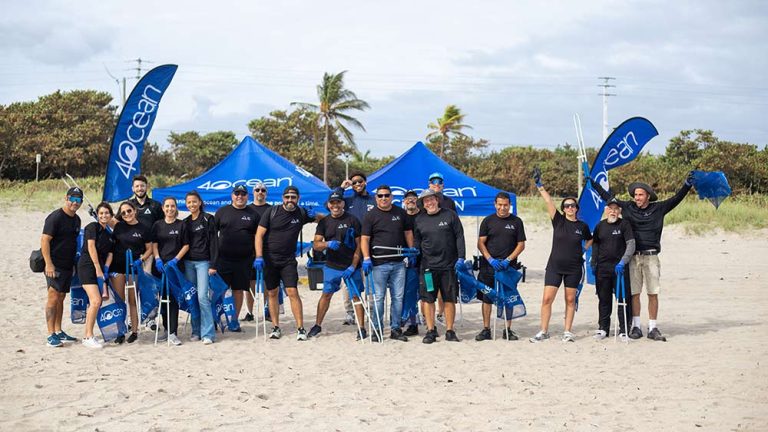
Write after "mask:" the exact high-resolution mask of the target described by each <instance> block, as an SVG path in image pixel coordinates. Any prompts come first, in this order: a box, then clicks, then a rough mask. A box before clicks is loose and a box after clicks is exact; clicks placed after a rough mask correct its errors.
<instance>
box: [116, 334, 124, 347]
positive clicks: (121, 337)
mask: <svg viewBox="0 0 768 432" xmlns="http://www.w3.org/2000/svg"><path fill="white" fill-rule="evenodd" d="M123 342H125V335H120V336H118V337H117V338H116V339H115V343H116V344H118V345H120V344H122V343H123Z"/></svg>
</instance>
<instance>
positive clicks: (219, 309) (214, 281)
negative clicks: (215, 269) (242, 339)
mask: <svg viewBox="0 0 768 432" xmlns="http://www.w3.org/2000/svg"><path fill="white" fill-rule="evenodd" d="M228 289H229V287H228V286H227V283H226V282H224V279H222V278H221V276H219V274H218V273H214V274H212V275H210V276H208V295H209V296H210V300H211V311H212V312H213V321H214V324H215V325H216V326H217V327H219V328H220V329H223V328H224V325H227V326H228V325H229V319H227V318H226V314H225V313H224V294H226V292H227V290H228ZM222 316H223V317H224V318H225V319H226V321H227V323H226V324H222V323H221V318H222Z"/></svg>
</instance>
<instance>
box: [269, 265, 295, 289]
mask: <svg viewBox="0 0 768 432" xmlns="http://www.w3.org/2000/svg"><path fill="white" fill-rule="evenodd" d="M298 265H299V264H298V263H297V262H296V260H293V261H288V262H287V263H280V264H275V263H265V264H264V287H266V289H267V291H271V290H273V289H277V288H278V287H279V286H280V281H283V285H284V286H285V287H286V288H296V287H297V286H298V285H299V271H298V269H297V266H298Z"/></svg>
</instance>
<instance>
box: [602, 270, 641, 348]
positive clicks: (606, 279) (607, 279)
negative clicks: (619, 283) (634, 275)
mask: <svg viewBox="0 0 768 432" xmlns="http://www.w3.org/2000/svg"><path fill="white" fill-rule="evenodd" d="M595 278H596V280H595V282H596V283H595V287H596V288H597V299H598V306H597V309H598V319H597V325H598V328H599V329H600V330H605V332H606V333H610V330H611V312H612V310H613V299H614V297H615V296H614V294H615V291H616V273H615V272H614V270H613V266H612V265H610V266H609V265H605V266H599V267H598V268H597V275H596V276H595ZM624 294H625V296H626V297H627V299H626V302H625V303H627V322H628V324H629V325H630V326H631V325H632V300H631V299H632V294H631V292H630V288H629V272H628V271H625V272H624ZM626 332H627V329H625V328H624V308H619V333H626Z"/></svg>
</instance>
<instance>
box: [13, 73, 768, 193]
mask: <svg viewBox="0 0 768 432" xmlns="http://www.w3.org/2000/svg"><path fill="white" fill-rule="evenodd" d="M343 78H344V73H343V72H342V73H340V74H335V75H333V74H325V75H324V77H323V81H322V82H321V84H320V85H318V88H317V93H318V101H317V102H315V103H308V102H295V103H292V104H291V106H290V109H287V110H275V111H272V112H270V113H269V114H268V115H266V116H262V117H259V118H256V119H253V120H251V121H250V122H249V123H248V129H249V131H250V134H251V135H252V137H253V138H254V139H256V140H257V141H259V142H261V143H262V144H264V145H266V146H267V147H269V148H271V149H272V150H274V151H276V152H277V153H279V154H281V155H282V156H284V157H285V158H287V159H289V160H291V161H292V162H294V163H296V164H297V165H299V166H302V167H304V168H305V169H307V170H308V171H310V172H312V173H313V174H315V175H316V176H318V177H320V178H322V177H323V174H324V173H325V177H326V182H327V183H328V184H330V185H336V184H339V183H340V182H341V181H342V180H343V178H344V176H345V172H346V169H347V167H348V169H349V170H350V171H352V170H361V171H363V172H366V173H371V172H373V171H376V170H377V169H379V168H381V167H383V166H384V165H386V164H387V163H389V162H390V161H392V160H393V159H394V158H395V157H396V156H397V155H391V156H386V157H372V156H371V155H370V152H365V153H362V152H360V151H359V150H358V148H357V146H356V145H355V142H354V136H353V135H352V132H351V131H350V126H351V127H354V128H357V129H360V130H365V129H364V126H363V125H362V124H361V123H360V122H359V121H357V119H355V118H354V117H353V116H352V115H351V114H350V111H355V110H363V109H367V108H368V104H367V103H366V102H365V101H363V100H360V99H358V98H357V96H356V95H355V94H354V93H352V92H350V91H348V90H347V89H345V88H344V83H343ZM111 103H112V97H111V95H109V94H108V93H106V92H99V91H95V90H74V91H68V92H62V91H57V92H55V93H52V94H49V95H45V96H42V97H40V98H38V100H36V101H26V102H15V103H11V104H9V105H0V178H3V179H10V180H21V181H29V180H33V179H34V178H35V168H36V163H35V155H36V154H41V155H42V164H41V166H40V177H41V178H49V177H59V176H62V175H63V174H64V173H65V172H68V173H69V174H72V175H74V176H76V177H85V176H103V175H104V172H105V170H106V163H107V158H108V151H109V144H110V140H111V138H112V132H113V129H114V127H115V123H116V120H117V118H116V116H117V115H118V112H117V107H116V106H115V105H112V104H111ZM426 126H427V127H426V131H427V133H425V135H424V137H423V138H421V139H422V140H423V141H425V143H426V144H427V145H428V146H429V147H430V148H431V149H432V150H433V151H434V152H435V153H437V154H438V155H440V154H442V157H443V159H444V160H445V161H446V162H448V163H450V164H451V165H453V166H455V167H457V168H459V169H461V170H462V171H464V172H465V173H467V174H468V175H470V176H472V177H474V178H476V179H478V180H480V181H483V182H485V183H488V184H490V185H492V186H494V187H497V188H499V189H503V190H507V191H511V192H515V193H517V194H520V195H525V194H531V193H534V192H535V190H534V188H533V184H532V182H531V180H530V174H531V170H532V169H533V167H534V166H539V167H540V168H541V169H542V171H543V172H544V177H545V181H546V184H547V187H548V189H549V190H550V191H551V192H552V193H553V194H557V195H561V196H562V195H573V194H575V193H576V191H577V188H578V186H577V184H578V175H577V172H578V166H577V159H576V157H577V150H576V148H574V147H571V146H569V145H567V144H564V145H560V146H557V147H555V148H554V149H542V148H534V147H530V146H529V147H523V146H516V147H507V148H504V149H502V150H499V151H491V150H489V142H488V141H487V140H484V139H480V138H474V137H472V136H470V135H468V134H467V131H468V130H469V129H471V126H469V124H468V123H467V115H466V114H465V113H463V112H462V111H461V110H460V109H459V108H458V107H456V106H454V105H449V106H448V107H446V109H445V111H444V112H443V114H442V115H441V116H440V117H439V118H437V119H436V121H434V122H430V123H429V124H428V125H426ZM417 139H420V138H416V139H414V142H415V141H416V140H417ZM168 142H169V144H170V146H169V147H168V148H161V147H160V146H159V145H158V144H157V143H156V142H147V143H146V144H145V149H144V154H143V157H142V171H144V172H145V173H146V174H150V175H161V176H162V177H163V178H166V179H167V181H168V182H169V183H173V182H176V181H178V180H181V179H189V178H193V177H195V176H198V175H199V174H201V173H202V172H203V171H205V170H207V169H208V168H210V167H212V166H213V165H215V164H216V163H218V162H219V161H221V160H222V159H223V158H224V157H225V156H226V155H227V154H228V153H229V152H230V151H232V149H233V148H234V147H235V146H236V145H237V144H238V139H237V137H236V136H235V133H234V132H231V131H216V132H211V133H205V134H202V133H199V132H196V131H185V132H171V133H170V134H169V136H168ZM596 153H597V149H595V148H588V149H587V156H588V158H589V160H590V161H591V160H592V159H593V158H594V157H595V155H596ZM325 161H327V163H326V162H325ZM691 169H701V170H707V171H715V170H717V171H723V172H724V173H725V174H726V176H727V177H728V180H729V182H730V184H731V187H732V188H733V190H734V192H735V193H736V194H765V193H768V147H765V146H764V147H763V148H762V149H760V148H759V147H758V146H757V145H754V144H749V143H737V142H731V141H726V140H721V139H719V138H717V137H716V136H715V135H714V134H713V132H712V131H709V130H704V129H696V130H684V131H681V132H680V133H679V134H678V135H677V136H675V137H674V138H672V139H671V140H670V142H669V143H668V144H667V147H666V150H665V153H664V154H661V155H652V154H649V153H647V152H644V153H642V154H640V155H639V156H638V158H637V159H636V160H635V161H634V162H632V163H631V164H629V165H627V166H624V167H621V168H618V169H615V170H612V171H611V173H610V174H611V186H612V188H614V190H617V191H625V190H626V186H627V185H628V184H629V183H630V182H632V181H635V180H643V181H646V182H648V183H651V184H652V185H654V187H656V189H657V190H658V191H659V192H661V193H670V192H674V191H675V190H676V189H677V188H679V187H680V185H681V184H682V181H683V179H684V178H685V174H686V173H687V172H688V171H689V170H691ZM425 182H426V179H425ZM158 186H160V185H158Z"/></svg>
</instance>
